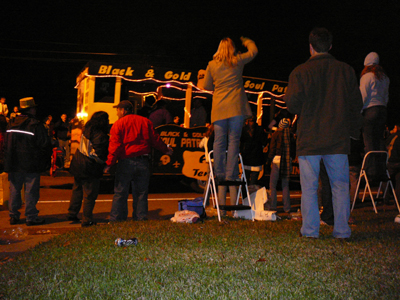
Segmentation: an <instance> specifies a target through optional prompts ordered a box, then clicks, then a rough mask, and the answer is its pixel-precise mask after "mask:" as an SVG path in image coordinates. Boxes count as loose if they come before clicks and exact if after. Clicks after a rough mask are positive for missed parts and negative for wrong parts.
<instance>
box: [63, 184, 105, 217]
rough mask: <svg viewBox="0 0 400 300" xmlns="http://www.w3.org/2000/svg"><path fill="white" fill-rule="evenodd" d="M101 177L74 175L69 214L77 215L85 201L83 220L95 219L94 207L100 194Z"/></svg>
mask: <svg viewBox="0 0 400 300" xmlns="http://www.w3.org/2000/svg"><path fill="white" fill-rule="evenodd" d="M99 188H100V178H90V177H89V178H77V177H74V185H73V187H72V196H71V200H70V203H69V208H68V216H70V217H76V216H77V215H78V213H79V211H80V210H81V206H82V201H83V218H82V221H83V222H92V221H93V208H94V205H95V203H96V199H97V196H98V194H99Z"/></svg>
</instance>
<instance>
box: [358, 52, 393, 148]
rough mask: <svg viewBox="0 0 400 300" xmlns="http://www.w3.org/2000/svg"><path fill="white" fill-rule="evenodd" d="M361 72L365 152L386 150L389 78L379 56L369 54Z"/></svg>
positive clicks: (374, 53) (372, 53)
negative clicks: (385, 135) (385, 136)
mask: <svg viewBox="0 0 400 300" xmlns="http://www.w3.org/2000/svg"><path fill="white" fill-rule="evenodd" d="M364 66H365V67H364V69H363V70H362V72H361V79H360V91H361V95H362V99H363V103H364V105H363V108H362V114H363V116H364V125H363V137H364V144H365V152H369V151H375V150H385V148H384V140H383V139H384V131H385V125H386V119H387V109H386V106H387V103H388V101H389V83H390V80H389V77H388V76H387V74H386V72H385V71H384V69H383V68H382V67H381V66H380V65H379V55H378V54H377V53H376V52H371V53H369V54H368V55H367V56H366V57H365V60H364Z"/></svg>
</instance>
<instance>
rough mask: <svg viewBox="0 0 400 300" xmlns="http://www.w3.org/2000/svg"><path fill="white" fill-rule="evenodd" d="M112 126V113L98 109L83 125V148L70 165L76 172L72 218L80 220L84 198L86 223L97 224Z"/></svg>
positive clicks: (83, 220)
mask: <svg viewBox="0 0 400 300" xmlns="http://www.w3.org/2000/svg"><path fill="white" fill-rule="evenodd" d="M108 127H109V120H108V114H107V113H106V112H104V111H98V112H95V113H94V114H93V116H92V117H91V119H90V120H89V121H88V122H87V124H86V125H85V127H84V129H83V133H82V136H81V142H80V144H79V148H78V149H77V150H76V152H75V155H74V157H73V158H72V162H71V166H70V169H69V172H70V173H71V174H72V175H73V176H74V185H73V187H72V196H71V200H70V205H69V208H68V220H70V221H76V222H78V221H79V219H78V213H79V211H80V209H81V206H82V200H83V218H82V227H87V226H92V225H96V223H95V222H94V221H93V208H94V205H95V202H96V199H97V196H98V194H99V188H100V178H101V177H102V175H103V169H104V167H105V161H106V160H107V155H108V141H109V137H108Z"/></svg>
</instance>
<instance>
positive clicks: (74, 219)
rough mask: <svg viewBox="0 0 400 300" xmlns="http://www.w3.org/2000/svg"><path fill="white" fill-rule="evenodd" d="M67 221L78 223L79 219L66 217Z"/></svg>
mask: <svg viewBox="0 0 400 300" xmlns="http://www.w3.org/2000/svg"><path fill="white" fill-rule="evenodd" d="M67 220H68V221H73V222H79V221H80V219H79V218H78V217H77V216H68V217H67Z"/></svg>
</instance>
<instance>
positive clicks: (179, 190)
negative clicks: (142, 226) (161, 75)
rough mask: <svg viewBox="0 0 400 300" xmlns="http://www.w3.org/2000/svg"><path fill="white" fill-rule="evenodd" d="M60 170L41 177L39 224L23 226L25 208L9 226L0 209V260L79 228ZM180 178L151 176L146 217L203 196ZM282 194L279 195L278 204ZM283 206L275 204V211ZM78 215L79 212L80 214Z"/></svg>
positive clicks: (105, 199) (103, 205)
mask: <svg viewBox="0 0 400 300" xmlns="http://www.w3.org/2000/svg"><path fill="white" fill-rule="evenodd" d="M65 175H68V174H67V173H66V172H65V173H60V174H59V175H58V176H57V177H55V178H53V177H50V176H42V177H41V190H40V201H39V203H38V205H37V208H38V209H39V211H40V212H39V216H40V217H43V218H45V219H46V224H44V225H40V226H30V227H28V226H26V224H25V216H24V207H23V208H22V209H21V210H20V211H21V213H22V215H21V224H19V225H13V226H11V225H10V224H9V216H8V209H7V208H6V207H5V206H3V207H2V208H1V210H0V229H1V231H0V233H1V236H0V262H1V261H2V260H3V261H6V260H8V259H10V258H12V257H15V256H16V255H18V254H19V253H21V252H23V251H26V250H27V249H29V248H31V247H34V246H35V245H37V244H38V243H41V242H44V241H47V240H49V239H50V238H52V237H53V236H55V235H58V234H61V233H65V232H67V231H69V230H77V229H79V230H84V229H81V226H80V223H73V222H71V221H67V220H66V214H67V211H68V205H69V199H70V197H71V193H72V191H71V189H72V183H73V177H71V176H65ZM182 179H183V177H179V176H165V177H162V176H154V177H152V178H151V182H150V195H149V216H148V217H149V219H150V220H169V219H170V218H171V217H172V216H173V215H174V213H175V212H176V211H177V210H178V201H179V200H183V199H194V198H196V197H201V196H203V195H202V194H201V193H195V192H193V190H192V189H191V188H190V187H189V185H188V184H187V182H185V181H186V180H184V182H183V183H182ZM112 187H113V182H112V180H108V181H107V180H105V181H104V182H103V183H102V187H101V194H100V195H99V197H98V200H97V201H96V205H95V208H94V216H95V219H96V221H97V223H98V225H97V226H101V225H105V224H107V222H108V217H109V212H110V210H111V202H112ZM300 196H301V193H300V192H299V191H292V192H291V198H292V204H293V211H296V210H297V208H298V207H299V203H300ZM131 199H132V198H131V197H130V200H129V201H130V202H129V203H128V207H129V213H128V217H129V219H130V216H131V215H132V205H131V201H132V200H131ZM280 199H281V195H280V194H279V195H278V205H279V204H281V203H279V200H280ZM281 208H282V207H279V206H278V210H279V209H281ZM79 217H80V218H81V215H79ZM16 228H21V229H22V230H23V231H25V232H26V233H28V235H27V236H26V237H25V238H24V239H21V240H19V241H14V242H11V243H8V242H6V240H7V237H6V235H5V234H4V232H5V231H7V230H12V229H16Z"/></svg>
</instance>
